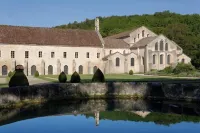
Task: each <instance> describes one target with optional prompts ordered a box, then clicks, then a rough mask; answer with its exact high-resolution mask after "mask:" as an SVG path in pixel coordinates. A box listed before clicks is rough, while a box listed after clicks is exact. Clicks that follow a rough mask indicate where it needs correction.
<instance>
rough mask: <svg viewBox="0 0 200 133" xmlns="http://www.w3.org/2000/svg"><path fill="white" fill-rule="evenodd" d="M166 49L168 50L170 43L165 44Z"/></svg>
mask: <svg viewBox="0 0 200 133" xmlns="http://www.w3.org/2000/svg"><path fill="white" fill-rule="evenodd" d="M165 51H168V43H166V44H165Z"/></svg>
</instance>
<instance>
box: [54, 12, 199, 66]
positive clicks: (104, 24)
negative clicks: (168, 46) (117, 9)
mask: <svg viewBox="0 0 200 133" xmlns="http://www.w3.org/2000/svg"><path fill="white" fill-rule="evenodd" d="M99 19H100V32H101V34H102V36H103V37H106V36H109V35H113V34H117V33H120V32H124V31H128V30H131V29H133V28H137V27H140V26H143V25H144V26H146V27H148V28H149V29H150V30H152V31H154V32H155V33H157V34H164V35H166V36H167V37H168V38H169V39H171V40H173V41H175V42H176V43H177V44H179V45H180V46H181V47H182V48H183V50H184V53H186V54H187V55H188V56H190V57H191V58H192V64H193V65H194V66H195V67H196V68H198V69H200V15H199V14H186V15H181V14H177V13H172V12H170V11H164V12H156V13H155V14H152V15H151V14H144V15H131V16H110V17H99ZM56 28H62V29H65V28H68V29H94V19H92V20H89V19H86V20H85V21H84V22H80V23H78V22H76V21H75V22H74V23H69V24H67V25H60V26H56Z"/></svg>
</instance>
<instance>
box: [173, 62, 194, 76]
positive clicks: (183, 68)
mask: <svg viewBox="0 0 200 133" xmlns="http://www.w3.org/2000/svg"><path fill="white" fill-rule="evenodd" d="M194 71H195V68H194V66H192V65H191V64H184V63H179V64H178V65H177V66H176V67H175V69H174V70H173V73H174V74H180V73H182V72H188V73H193V72H194Z"/></svg>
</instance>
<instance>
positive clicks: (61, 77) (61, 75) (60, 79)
mask: <svg viewBox="0 0 200 133" xmlns="http://www.w3.org/2000/svg"><path fill="white" fill-rule="evenodd" d="M58 80H59V82H60V83H66V81H67V76H66V74H65V73H64V72H61V73H60V75H59V77H58Z"/></svg>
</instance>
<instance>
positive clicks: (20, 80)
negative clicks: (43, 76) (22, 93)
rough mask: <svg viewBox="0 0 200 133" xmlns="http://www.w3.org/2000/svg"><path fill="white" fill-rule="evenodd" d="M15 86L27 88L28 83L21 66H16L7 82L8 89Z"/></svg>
mask: <svg viewBox="0 0 200 133" xmlns="http://www.w3.org/2000/svg"><path fill="white" fill-rule="evenodd" d="M16 86H29V82H28V79H27V77H26V75H25V74H24V68H23V66H22V65H18V66H16V68H15V73H14V75H13V76H12V77H11V79H10V82H9V87H16Z"/></svg>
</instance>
